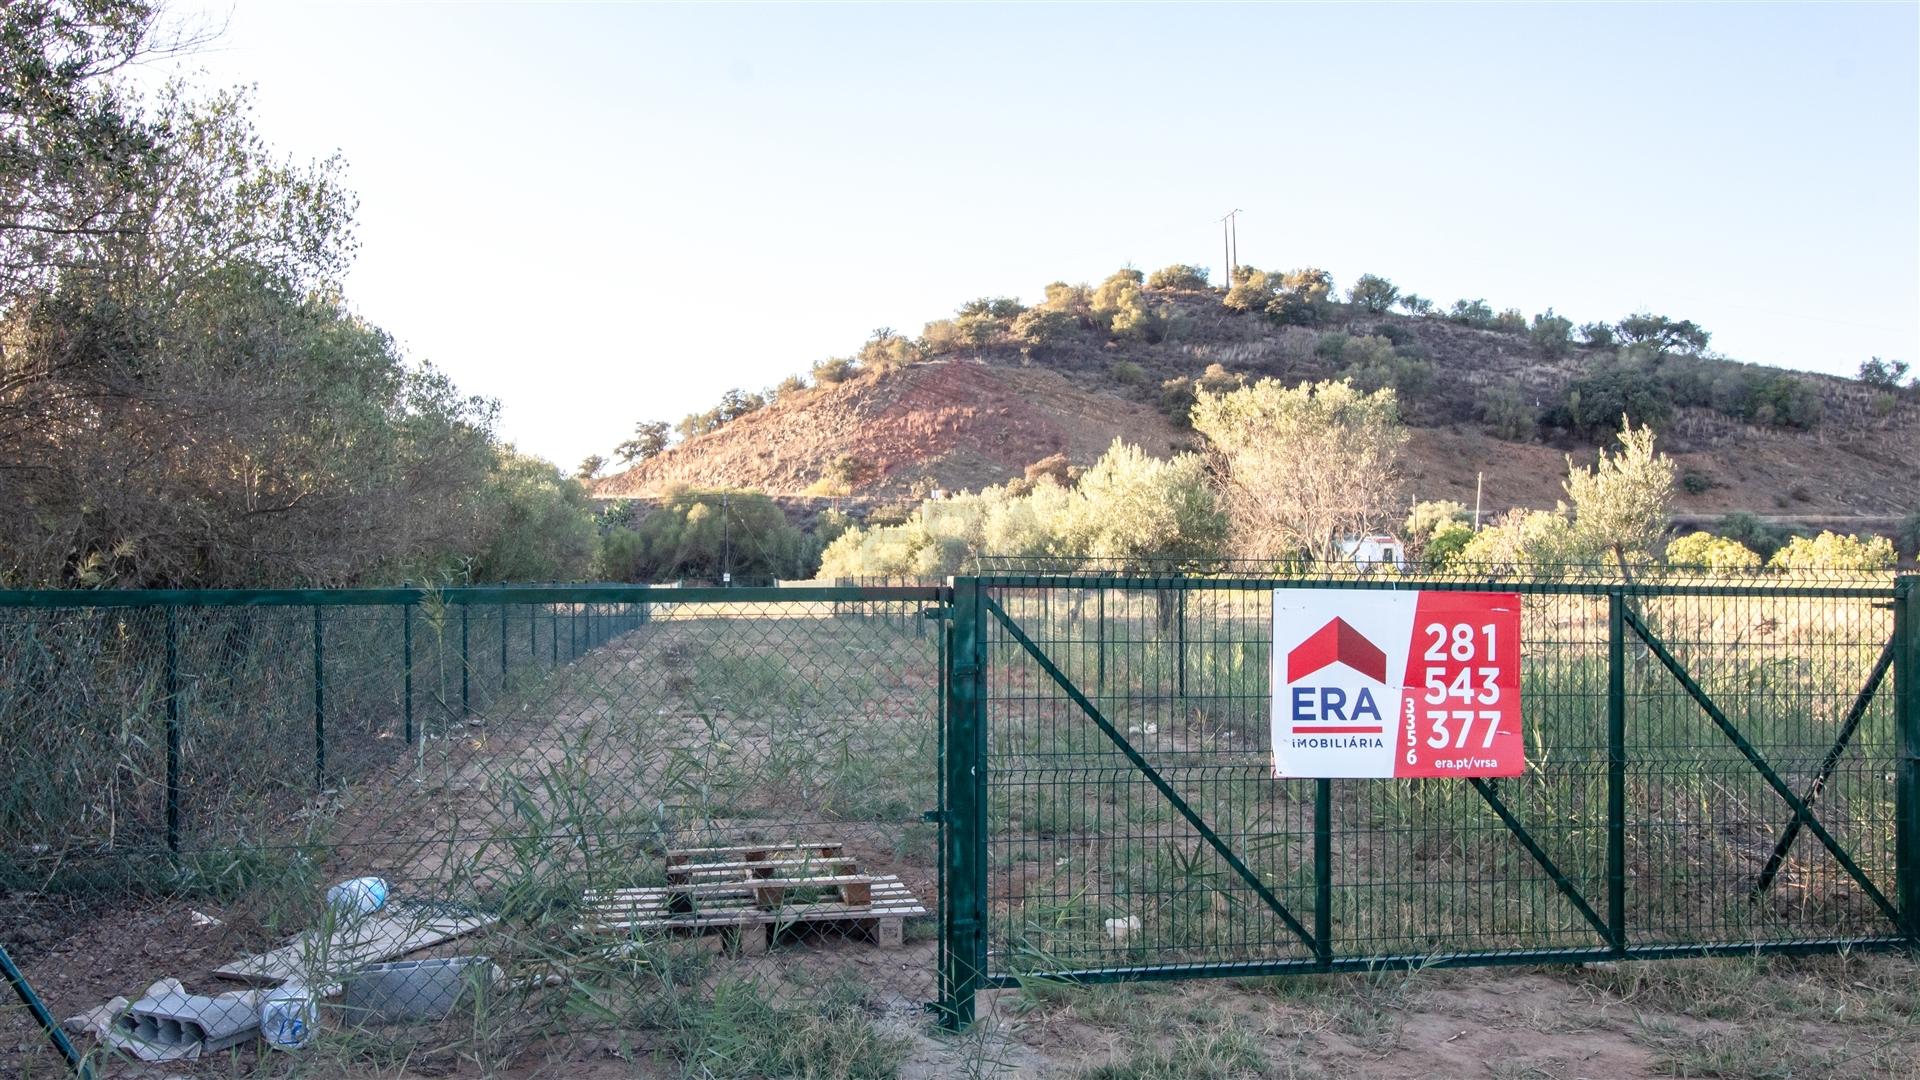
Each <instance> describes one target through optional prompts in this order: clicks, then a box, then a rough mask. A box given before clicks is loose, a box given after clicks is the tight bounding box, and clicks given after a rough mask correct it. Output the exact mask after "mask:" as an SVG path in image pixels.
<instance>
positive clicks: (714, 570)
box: [594, 488, 819, 584]
mask: <svg viewBox="0 0 1920 1080" xmlns="http://www.w3.org/2000/svg"><path fill="white" fill-rule="evenodd" d="M632 514H633V507H632V504H624V505H622V506H620V507H616V508H615V509H613V510H610V511H608V515H607V516H608V518H609V520H608V522H607V531H606V534H605V536H604V538H603V539H602V541H601V545H600V551H599V554H598V555H597V556H596V558H595V560H594V575H595V577H597V578H599V579H600V580H603V581H655V582H658V581H677V580H680V579H682V578H692V579H695V580H699V581H719V580H720V578H721V574H722V573H724V572H727V571H728V570H731V572H732V574H733V576H734V581H735V582H736V583H742V584H744V583H748V582H752V581H761V582H765V581H768V580H771V579H773V578H805V577H811V576H813V575H812V571H813V566H814V560H815V559H816V558H817V557H818V555H819V548H818V547H817V546H816V542H815V541H814V540H813V539H812V538H810V537H808V536H807V535H805V534H804V533H802V532H800V530H798V529H796V528H794V527H793V526H792V525H791V524H789V523H788V521H787V517H786V514H784V513H783V512H782V511H781V510H780V507H779V506H778V505H777V504H776V503H775V502H774V501H773V500H772V499H770V498H768V497H767V496H765V495H762V494H760V493H758V492H752V491H708V490H696V489H692V488H681V489H677V490H673V491H670V492H668V493H667V494H666V495H665V496H664V497H663V498H662V499H661V500H660V503H659V505H658V506H656V507H654V508H653V510H652V511H651V512H650V513H647V514H646V515H645V516H644V517H642V518H641V519H640V520H639V521H638V522H637V523H634V522H632V521H631V517H632Z"/></svg>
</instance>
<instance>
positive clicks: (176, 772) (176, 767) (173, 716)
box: [165, 607, 180, 855]
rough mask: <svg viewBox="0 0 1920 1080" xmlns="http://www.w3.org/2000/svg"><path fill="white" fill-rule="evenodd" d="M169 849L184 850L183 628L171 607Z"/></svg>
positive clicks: (168, 669) (174, 851)
mask: <svg viewBox="0 0 1920 1080" xmlns="http://www.w3.org/2000/svg"><path fill="white" fill-rule="evenodd" d="M166 610H167V674H166V688H165V689H166V693H167V850H168V851H170V852H172V853H173V854H175V855H178V854H180V631H179V627H178V626H177V625H176V621H177V620H176V619H175V614H174V613H175V610H176V609H174V608H171V607H169V608H167V609H166Z"/></svg>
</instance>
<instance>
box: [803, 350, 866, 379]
mask: <svg viewBox="0 0 1920 1080" xmlns="http://www.w3.org/2000/svg"><path fill="white" fill-rule="evenodd" d="M812 374H813V381H814V384H815V385H817V386H834V385H837V384H839V383H843V382H846V381H847V380H848V379H851V378H853V377H854V376H855V375H857V374H859V370H858V369H857V367H856V366H855V364H854V362H853V358H852V357H849V356H829V357H827V358H826V359H825V360H822V361H820V362H819V363H817V364H815V365H813V372H812Z"/></svg>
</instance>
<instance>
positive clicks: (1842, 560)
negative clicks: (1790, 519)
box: [1768, 532, 1898, 570]
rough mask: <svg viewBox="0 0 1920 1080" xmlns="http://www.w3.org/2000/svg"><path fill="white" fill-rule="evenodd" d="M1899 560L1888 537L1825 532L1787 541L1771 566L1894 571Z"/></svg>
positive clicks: (1802, 568) (1770, 563)
mask: <svg viewBox="0 0 1920 1080" xmlns="http://www.w3.org/2000/svg"><path fill="white" fill-rule="evenodd" d="M1897 561H1898V556H1897V555H1896V554H1895V553H1894V550H1893V541H1891V540H1889V539H1887V538H1886V537H1884V536H1870V535H1868V534H1865V533H1862V534H1860V535H1858V536H1845V535H1842V534H1840V533H1834V532H1822V533H1821V534H1820V535H1819V536H1815V537H1812V538H1808V537H1805V536H1796V537H1794V538H1793V539H1792V540H1789V541H1787V544H1786V546H1785V547H1782V548H1781V549H1780V550H1779V551H1776V552H1774V553H1773V558H1771V559H1769V560H1768V565H1770V566H1778V567H1782V568H1784V569H1790V570H1891V569H1893V566H1894V563H1895V562H1897Z"/></svg>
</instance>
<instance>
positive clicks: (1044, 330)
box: [1012, 307, 1080, 349]
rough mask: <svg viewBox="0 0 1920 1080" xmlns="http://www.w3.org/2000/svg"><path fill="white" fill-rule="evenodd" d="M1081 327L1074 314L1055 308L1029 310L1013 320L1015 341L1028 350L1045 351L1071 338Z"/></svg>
mask: <svg viewBox="0 0 1920 1080" xmlns="http://www.w3.org/2000/svg"><path fill="white" fill-rule="evenodd" d="M1079 326H1080V323H1079V320H1078V319H1076V318H1075V317H1074V316H1073V315H1072V314H1070V313H1068V312H1065V311H1060V310H1056V309H1054V308H1045V307H1037V308H1029V309H1028V310H1026V311H1024V312H1022V313H1021V314H1020V317H1019V318H1017V319H1015V320H1013V329H1012V332H1013V339H1014V340H1015V341H1017V342H1019V343H1020V344H1021V346H1022V347H1023V348H1026V349H1044V348H1046V347H1047V346H1049V345H1054V344H1057V343H1059V342H1061V341H1064V340H1066V339H1067V338H1069V337H1071V336H1072V335H1073V333H1074V331H1075V330H1078V329H1079Z"/></svg>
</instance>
